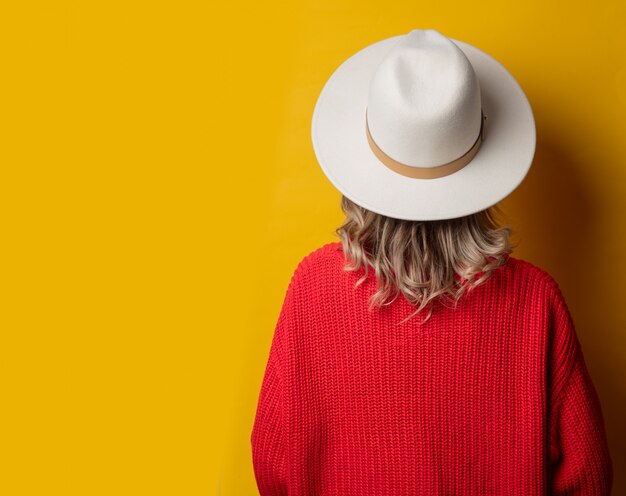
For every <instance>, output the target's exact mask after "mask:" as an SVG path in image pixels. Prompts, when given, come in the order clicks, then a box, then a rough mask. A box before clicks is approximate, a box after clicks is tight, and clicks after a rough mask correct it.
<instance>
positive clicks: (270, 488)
mask: <svg viewBox="0 0 626 496" xmlns="http://www.w3.org/2000/svg"><path fill="white" fill-rule="evenodd" d="M299 271H300V265H299V266H298V268H296V270H295V271H294V273H293V275H292V277H291V281H290V283H289V286H288V288H287V292H286V294H285V297H284V301H283V305H282V308H281V310H280V314H279V317H278V321H277V323H276V326H275V329H274V335H273V338H272V343H271V346H270V350H269V356H268V358H267V363H266V367H265V373H264V376H263V381H262V384H261V390H260V393H259V397H258V403H257V409H256V415H255V419H254V425H253V428H252V432H251V436H250V441H251V446H252V463H253V467H254V474H255V477H256V482H257V487H258V490H259V494H260V496H286V495H287V473H286V466H287V457H286V455H287V453H286V448H287V444H286V443H287V440H286V431H285V422H286V416H285V411H286V409H285V401H284V399H285V398H284V373H283V367H284V360H283V356H285V353H286V346H285V343H286V341H287V339H288V337H287V333H288V331H289V328H290V327H292V326H293V325H294V319H295V318H296V313H295V296H296V291H297V289H296V280H297V275H298V274H299Z"/></svg>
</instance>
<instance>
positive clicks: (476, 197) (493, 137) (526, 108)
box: [311, 35, 536, 220]
mask: <svg viewBox="0 0 626 496" xmlns="http://www.w3.org/2000/svg"><path fill="white" fill-rule="evenodd" d="M402 36H404V35H399V36H393V37H391V38H387V39H384V40H382V41H378V42H376V43H374V44H372V45H369V46H367V47H366V48H363V49H362V50H360V51H359V52H357V53H355V54H354V55H352V56H351V57H350V58H349V59H347V60H346V61H345V62H343V63H342V64H341V65H340V66H339V67H338V68H337V69H336V70H335V72H334V73H333V74H332V75H331V77H330V78H329V79H328V81H327V82H326V84H325V85H324V87H323V89H322V92H321V93H320V95H319V97H318V99H317V102H316V104H315V109H314V111H313V117H312V122H311V137H312V141H313V148H314V151H315V155H316V157H317V160H318V162H319V165H320V166H321V168H322V170H323V172H324V174H325V175H326V177H327V178H328V179H329V180H330V182H331V183H332V184H333V185H334V186H335V188H337V189H338V190H339V191H340V192H341V193H342V194H343V195H345V196H346V197H347V198H349V199H350V200H352V201H353V202H354V203H356V204H358V205H360V206H362V207H364V208H366V209H368V210H371V211H373V212H376V213H378V214H382V215H385V216H387V217H393V218H397V219H405V220H442V219H452V218H457V217H462V216H465V215H470V214H473V213H476V212H478V211H480V210H484V209H487V208H488V207H490V206H492V205H495V204H496V203H497V202H499V201H500V200H502V199H503V198H505V197H507V196H508V195H509V194H511V193H512V192H513V191H514V190H515V189H516V188H517V187H518V186H519V184H520V183H521V182H522V180H523V179H524V177H525V176H526V174H527V173H528V170H529V169H530V166H531V164H532V160H533V157H534V154H535V145H536V130H535V120H534V117H533V113H532V109H531V106H530V103H529V102H528V99H527V97H526V95H525V94H524V91H523V90H522V88H521V87H520V85H519V84H518V82H517V81H516V80H515V78H514V77H513V76H512V75H511V74H510V73H509V71H508V70H507V69H506V68H505V67H504V66H503V65H502V64H500V62H498V61H497V60H496V59H494V58H493V57H492V56H490V55H488V54H487V53H485V52H483V51H482V50H480V49H478V48H476V47H474V46H472V45H470V44H468V43H465V42H463V41H459V40H455V39H452V38H449V39H450V40H451V41H453V42H454V43H455V44H456V45H457V46H458V47H459V48H460V49H461V50H462V51H463V52H464V53H465V55H466V56H467V58H468V59H469V61H470V62H471V64H472V66H473V68H474V72H475V73H476V76H477V78H478V82H479V86H480V93H481V100H482V108H483V112H484V113H485V115H486V116H487V120H485V121H484V129H483V142H482V143H481V145H480V148H479V150H478V152H477V153H476V155H475V156H474V158H473V159H472V161H471V162H469V163H468V164H467V165H466V166H465V167H463V168H462V169H460V170H458V171H457V172H454V173H452V174H449V175H447V176H443V177H440V178H434V179H419V178H413V177H407V176H404V175H402V174H399V173H397V172H395V171H393V170H391V169H390V168H388V167H387V166H386V165H384V164H383V163H381V162H380V161H379V160H378V158H377V157H376V155H374V153H373V151H372V149H371V148H370V146H369V143H368V141H367V135H366V131H365V129H366V128H365V111H366V107H367V101H368V91H369V84H370V80H371V78H372V75H373V74H374V71H375V70H376V68H377V67H378V65H379V64H380V62H381V61H382V60H383V58H384V57H385V55H386V54H387V53H388V52H389V50H390V49H391V48H392V47H393V46H394V44H396V43H397V42H398V41H400V39H401V38H402Z"/></svg>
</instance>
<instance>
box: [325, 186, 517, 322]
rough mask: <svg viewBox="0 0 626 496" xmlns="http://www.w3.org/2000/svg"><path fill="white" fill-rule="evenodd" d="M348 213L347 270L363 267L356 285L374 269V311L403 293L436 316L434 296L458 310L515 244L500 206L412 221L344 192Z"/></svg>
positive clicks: (340, 231) (343, 229)
mask: <svg viewBox="0 0 626 496" xmlns="http://www.w3.org/2000/svg"><path fill="white" fill-rule="evenodd" d="M341 209H342V210H343V212H344V213H345V215H346V218H345V220H344V222H343V224H342V225H341V226H340V227H338V228H337V229H335V233H336V234H337V235H338V236H339V238H340V240H341V243H342V246H343V253H344V258H345V260H346V262H347V263H346V265H344V270H346V271H358V270H359V269H360V268H363V269H364V274H363V276H362V277H361V278H360V279H359V280H358V281H357V282H356V284H355V287H357V286H359V285H360V284H361V283H363V282H364V281H365V280H366V279H367V277H368V274H369V270H370V268H371V269H373V271H374V273H375V276H376V279H377V291H376V292H375V293H374V294H373V295H372V296H371V298H370V305H369V309H370V311H371V310H372V309H373V308H374V307H375V306H379V307H382V306H383V305H389V304H391V303H392V302H393V301H395V299H396V298H397V297H398V296H399V295H400V294H402V295H404V297H405V298H406V299H407V300H408V301H409V303H411V305H412V306H414V307H417V309H416V310H415V312H413V313H412V314H411V315H409V317H407V318H406V319H404V320H403V321H402V322H405V321H406V320H408V319H410V318H411V317H413V316H414V315H416V314H418V313H419V312H421V311H422V309H424V308H428V310H429V312H428V315H427V317H426V318H425V319H424V321H423V322H426V321H427V320H428V319H429V318H430V317H431V315H432V312H433V304H434V302H435V300H437V301H440V302H441V303H442V304H443V305H444V306H448V304H449V303H450V304H452V305H453V307H454V308H456V305H457V303H458V301H459V300H460V299H461V297H462V296H463V295H464V294H465V293H468V292H469V291H471V290H472V289H473V288H475V287H476V286H478V285H480V284H482V283H484V282H485V281H486V280H487V279H488V278H489V277H490V276H491V273H492V271H493V270H494V269H496V268H498V267H499V266H501V265H504V264H505V263H506V258H507V257H508V255H509V254H510V253H511V252H512V251H513V248H514V247H515V246H516V245H517V243H516V244H512V243H511V241H510V239H509V237H510V235H511V233H512V232H513V230H512V228H511V227H510V226H500V223H499V221H498V217H499V216H501V215H502V210H501V209H500V207H499V206H498V205H494V206H492V207H489V208H488V209H486V210H481V211H480V212H477V213H474V214H471V215H468V216H464V217H458V218H455V219H446V220H435V221H410V220H403V219H395V218H392V217H386V216H384V215H380V214H377V213H375V212H372V211H370V210H367V209H365V208H363V207H361V206H360V205H357V204H356V203H354V202H352V201H351V200H350V199H348V198H347V197H345V196H343V195H342V198H341Z"/></svg>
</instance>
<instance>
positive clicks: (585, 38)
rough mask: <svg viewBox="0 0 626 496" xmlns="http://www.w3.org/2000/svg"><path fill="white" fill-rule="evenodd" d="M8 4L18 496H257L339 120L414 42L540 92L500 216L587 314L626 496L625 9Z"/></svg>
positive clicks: (8, 314)
mask: <svg viewBox="0 0 626 496" xmlns="http://www.w3.org/2000/svg"><path fill="white" fill-rule="evenodd" d="M5 3H6V5H4V6H3V8H2V11H3V13H2V16H1V17H0V23H1V24H2V29H0V38H1V45H0V46H1V47H2V48H1V49H0V50H1V51H2V73H3V76H2V78H1V79H0V81H1V83H0V84H2V86H3V89H2V93H1V95H2V96H1V98H2V105H1V106H0V112H1V115H2V119H1V120H0V122H1V123H2V130H1V131H2V132H1V133H0V140H1V146H0V154H1V157H2V160H1V171H2V180H1V181H0V187H1V188H2V194H1V195H0V201H1V202H2V217H1V218H2V235H3V238H2V243H1V246H2V249H3V250H2V251H3V256H2V282H3V286H4V292H3V293H4V295H3V297H2V312H1V318H2V325H1V326H0V327H1V329H2V334H1V337H2V345H1V346H0V353H1V354H2V356H1V358H0V366H1V369H2V374H1V381H2V405H3V406H2V413H3V414H4V417H5V419H4V420H3V421H2V424H1V425H2V428H1V429H2V435H1V438H2V441H1V443H2V450H1V452H2V454H3V458H4V460H2V463H0V493H2V494H7V495H21V494H37V495H44V494H46V495H47V494H63V495H70V494H71V495H100V494H103V495H105V494H106V495H113V494H115V495H122V494H123V495H126V494H128V495H139V494H146V495H147V494H149V495H157V494H164V495H207V494H210V495H213V494H215V495H224V496H246V495H250V496H252V495H255V494H257V492H256V486H255V482H254V475H253V472H252V466H251V458H250V445H249V434H250V430H251V426H252V421H253V417H254V409H255V406H256V400H257V394H258V388H259V387H260V383H261V378H262V373H263V368H264V366H265V360H266V356H267V352H268V350H269V343H270V339H271V335H272V332H273V327H274V324H275V321H276V318H277V315H278V311H279V308H280V305H281V303H282V298H283V295H284V291H285V289H286V287H287V283H288V281H289V278H290V276H291V272H292V270H293V268H294V267H295V265H296V264H297V262H298V261H299V260H300V259H301V258H302V256H304V255H305V254H307V253H309V252H310V251H312V250H313V249H314V248H316V247H318V246H320V245H321V244H323V243H326V242H329V241H333V240H335V237H334V234H333V231H334V229H335V227H337V225H338V224H339V223H340V221H341V212H340V208H339V198H340V196H339V193H338V192H337V191H336V190H335V189H334V188H333V187H332V185H331V184H330V182H328V181H327V179H326V178H325V176H324V175H323V173H322V172H321V169H320V168H319V166H318V165H317V162H316V160H315V156H314V153H313V149H312V146H311V142H310V120H311V113H312V110H313V106H314V103H315V100H316V98H317V96H318V94H319V92H320V90H321V88H322V86H323V84H324V83H325V81H326V79H327V78H328V77H329V76H330V74H331V73H332V71H333V70H334V69H335V68H336V67H337V66H338V65H339V64H340V63H341V62H342V61H343V60H344V59H346V58H347V57H349V56H350V55H351V54H353V53H354V52H356V51H357V50H359V49H361V48H363V47H364V46H366V45H368V44H371V43H373V42H375V41H377V40H379V39H382V38H385V37H389V36H393V35H397V34H402V33H407V32H408V31H410V30H411V29H414V28H421V29H425V28H435V29H438V30H439V31H441V32H442V33H443V34H445V35H447V36H449V37H452V38H456V39H461V40H465V41H468V42H470V43H472V44H475V45H477V46H479V47H480V48H482V49H483V50H485V51H486V52H488V53H490V54H491V55H493V56H494V57H496V58H497V59H499V60H500V61H501V62H502V63H503V64H504V65H505V66H507V67H508V68H509V70H510V71H511V72H512V73H513V75H514V76H516V78H517V79H518V81H519V82H520V84H521V85H522V87H523V88H524V89H525V91H526V94H527V95H528V98H529V100H530V102H531V105H532V107H533V109H534V112H535V118H536V123H537V131H538V143H537V154H536V159H535V163H534V165H533V168H532V169H531V172H530V173H529V175H528V176H527V178H526V180H525V181H524V182H523V183H522V185H521V186H520V187H519V188H518V189H517V190H516V191H515V192H514V193H513V194H512V195H511V196H510V197H509V198H507V199H506V200H505V201H504V202H502V206H503V208H504V210H505V212H507V213H508V214H509V217H510V222H511V225H512V226H513V227H514V228H515V229H516V230H517V232H518V234H517V239H519V240H521V244H520V245H519V248H518V249H517V250H516V252H515V255H516V256H518V257H520V258H525V259H528V260H529V261H532V262H534V263H536V264H538V265H540V266H542V267H544V268H545V269H546V270H548V271H549V272H551V273H553V274H554V276H555V277H556V278H557V280H558V281H559V282H560V284H561V286H562V289H563V292H564V294H565V296H566V298H567V300H568V302H569V304H570V306H571V311H572V314H573V316H574V319H575V321H576V324H577V328H578V333H579V336H580V339H581V341H582V344H583V347H584V350H585V353H586V357H587V362H588V365H589V369H590V371H591V374H592V376H593V379H594V381H595V382H596V384H597V389H598V392H599V394H600V397H601V401H602V404H603V408H604V412H605V417H606V422H607V429H608V433H609V442H610V447H611V450H612V455H613V457H614V460H615V467H616V472H617V473H616V484H615V492H614V494H616V495H617V494H625V493H626V478H625V476H624V473H623V467H624V461H625V458H626V448H624V446H626V430H625V429H624V427H623V425H624V424H623V419H624V418H626V383H625V382H624V377H626V335H625V331H626V319H625V317H624V313H623V310H624V303H625V299H626V290H625V289H624V287H625V285H624V282H623V281H624V280H625V279H626V264H624V263H623V262H622V258H623V255H624V254H625V250H624V249H625V239H626V235H625V229H624V228H625V227H626V226H625V223H624V214H625V212H626V191H625V189H624V184H625V182H626V160H625V157H626V140H625V139H624V135H625V131H626V124H625V123H626V119H625V118H624V115H626V91H625V87H626V56H625V53H626V34H625V31H624V29H623V27H624V23H625V22H626V8H625V7H624V3H623V2H620V1H613V2H595V3H594V4H593V6H592V4H591V3H590V2H582V1H578V2H572V1H570V2H546V1H539V0H528V1H525V2H513V3H511V2H504V3H503V2H501V1H497V2H496V1H482V2H449V1H444V0H441V1H438V2H416V1H395V2H380V1H376V2H374V1H369V0H358V1H357V0H351V1H347V0H315V1H313V0H311V1H299V2H277V1H273V2H258V1H254V2H253V1H248V2H245V3H241V2H226V1H222V2H212V1H209V2H206V1H205V2H200V1H196V2H189V1H179V2H137V1H126V2H119V1H117V2H111V1H108V2H95V1H89V2H63V1H62V2H5Z"/></svg>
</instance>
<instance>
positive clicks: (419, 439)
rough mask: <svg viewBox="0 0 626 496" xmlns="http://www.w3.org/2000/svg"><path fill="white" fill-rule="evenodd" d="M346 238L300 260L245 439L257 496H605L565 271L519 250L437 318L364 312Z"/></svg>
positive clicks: (371, 283) (594, 403) (603, 450)
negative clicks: (559, 277)
mask: <svg viewBox="0 0 626 496" xmlns="http://www.w3.org/2000/svg"><path fill="white" fill-rule="evenodd" d="M344 263H345V259H344V253H343V251H342V248H341V243H340V242H333V243H328V244H326V245H324V246H322V247H320V248H318V249H316V250H315V251H313V252H311V253H309V254H308V255H306V256H305V257H304V258H303V259H302V260H301V261H300V262H299V264H298V265H297V267H296V268H295V270H294V272H293V275H292V277H291V280H290V283H289V286H288V288H287V291H286V294H285V297H284V301H283V304H282V309H281V311H280V315H279V317H278V320H277V323H276V327H275V330H274V333H273V338H272V342H271V346H270V349H269V353H268V359H267V362H266V363H267V365H266V368H265V374H264V377H263V380H262V385H261V389H260V393H259V395H258V404H257V408H256V416H255V419H254V425H253V426H252V430H251V435H250V441H251V447H252V459H253V466H254V473H255V477H256V482H257V486H258V489H259V492H260V494H261V496H278V495H282V496H422V495H423V496H435V495H438V496H439V495H440V496H444V495H445V496H473V495H476V496H478V495H480V496H486V495H494V496H495V495H498V496H517V495H519V496H540V495H541V496H544V495H568V496H573V495H585V496H592V495H598V496H599V495H609V494H610V491H611V486H612V482H613V464H612V461H611V457H610V454H609V450H608V445H607V440H606V434H605V427H604V421H603V415H602V412H601V408H600V402H599V397H598V395H597V392H596V389H595V387H594V385H593V383H592V380H591V377H590V375H589V372H588V370H587V366H586V364H585V359H584V357H583V351H582V348H581V344H580V342H579V340H578V337H577V334H576V331H575V329H574V323H573V320H572V316H571V314H570V311H569V309H568V307H567V304H566V302H565V300H564V298H563V294H562V293H561V290H560V288H559V285H558V284H557V282H556V281H555V279H554V278H553V277H552V276H551V275H550V274H549V273H548V272H546V271H544V270H543V269H541V268H539V267H537V266H535V265H533V264H531V263H530V262H527V261H524V260H522V259H518V258H515V257H512V256H507V257H506V264H505V265H503V266H501V267H498V268H497V269H495V271H494V272H493V273H492V274H491V276H490V278H489V279H488V280H487V281H486V282H485V283H483V284H482V285H479V286H477V287H476V288H475V289H474V290H473V291H470V292H469V293H467V294H466V295H465V296H464V297H463V298H462V299H461V300H460V301H459V302H458V305H457V307H456V309H454V308H450V305H448V306H444V305H440V304H438V305H436V306H435V308H434V310H433V314H432V316H431V318H430V320H428V321H426V322H425V323H421V322H420V321H421V320H422V319H423V318H424V316H425V315H426V314H427V312H426V313H420V314H418V315H416V316H414V317H412V318H411V319H410V320H408V321H406V322H405V323H404V324H400V323H399V322H400V321H401V320H402V319H404V318H405V317H407V316H408V315H410V314H411V313H412V312H413V311H414V310H415V308H414V307H412V306H411V305H410V303H409V302H408V301H407V300H406V299H405V298H403V297H401V296H400V297H398V298H396V300H394V301H393V303H391V304H389V305H386V306H384V307H382V308H377V307H375V309H374V310H372V311H370V310H368V305H369V301H368V299H369V297H370V296H371V295H372V294H373V293H374V292H375V290H376V279H375V275H374V272H373V270H370V272H369V277H368V279H367V280H366V282H365V283H363V284H361V285H360V286H358V287H357V288H355V287H354V286H355V282H356V281H357V280H358V279H359V278H360V277H361V276H362V275H363V274H364V273H363V272H362V271H363V268H361V269H360V271H357V272H349V271H344V270H343V266H344Z"/></svg>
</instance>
